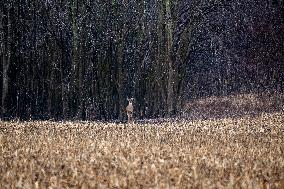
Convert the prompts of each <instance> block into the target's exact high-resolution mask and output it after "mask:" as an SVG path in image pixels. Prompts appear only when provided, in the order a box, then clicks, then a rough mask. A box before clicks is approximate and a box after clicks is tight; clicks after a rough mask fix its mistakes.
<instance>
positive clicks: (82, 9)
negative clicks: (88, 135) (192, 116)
mask: <svg viewBox="0 0 284 189" xmlns="http://www.w3.org/2000/svg"><path fill="white" fill-rule="evenodd" d="M0 47H1V49H0V62H1V69H0V71H1V75H0V78H1V82H0V83H1V84H0V88H1V93H0V95H1V117H2V118H13V117H19V118H21V119H51V118H54V119H88V120H94V119H103V120H110V119H120V120H123V119H124V117H125V111H124V109H125V106H126V104H127V101H126V99H127V97H134V98H135V114H136V117H140V118H144V117H146V118H149V117H164V116H167V115H168V116H171V115H175V114H178V113H179V112H180V111H182V109H183V107H184V105H185V103H186V102H187V101H188V100H190V99H193V98H200V97H206V96H213V95H214V96H226V95H230V94H236V93H262V92H267V91H269V92H277V93H282V92H283V88H284V86H283V81H284V1H283V0H267V1H258V0H253V1H248V0H237V1H223V0H154V1H152V0H151V1H150V0H143V1H137V0H112V1H103V0H80V1H79V0H61V1H55V0H2V1H1V2H0Z"/></svg>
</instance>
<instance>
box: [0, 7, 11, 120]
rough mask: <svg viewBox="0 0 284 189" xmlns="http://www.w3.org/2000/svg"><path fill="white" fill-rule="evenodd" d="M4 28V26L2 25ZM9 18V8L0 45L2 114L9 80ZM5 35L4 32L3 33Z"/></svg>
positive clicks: (4, 109) (3, 113)
mask: <svg viewBox="0 0 284 189" xmlns="http://www.w3.org/2000/svg"><path fill="white" fill-rule="evenodd" d="M3 28H4V26H3ZM10 35H11V20H10V10H9V9H8V10H7V34H6V39H5V41H4V45H3V47H2V49H3V50H2V52H3V56H2V59H3V60H2V99H1V101H2V116H5V113H6V111H7V110H6V97H7V94H8V87H9V86H8V84H9V83H8V82H9V78H8V77H9V76H8V70H9V66H10V57H11V52H10V50H11V49H10V46H11V45H10V42H11V36H10ZM4 36H5V34H4Z"/></svg>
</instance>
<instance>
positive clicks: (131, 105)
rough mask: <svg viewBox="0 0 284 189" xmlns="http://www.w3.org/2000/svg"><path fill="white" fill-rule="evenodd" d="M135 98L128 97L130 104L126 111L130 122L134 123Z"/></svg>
mask: <svg viewBox="0 0 284 189" xmlns="http://www.w3.org/2000/svg"><path fill="white" fill-rule="evenodd" d="M133 100H134V99H133V98H130V99H129V98H127V101H128V105H127V106H126V113H127V117H128V123H133Z"/></svg>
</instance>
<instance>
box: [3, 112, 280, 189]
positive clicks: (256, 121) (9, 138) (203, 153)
mask: <svg viewBox="0 0 284 189" xmlns="http://www.w3.org/2000/svg"><path fill="white" fill-rule="evenodd" d="M283 144H284V113H283V112H282V113H273V114H272V113H271V114H269V113H265V114H261V115H260V116H258V117H254V118H251V117H242V118H230V119H215V120H213V119H211V120H206V121H200V120H196V121H186V120H180V121H176V122H165V123H162V124H157V125H155V124H151V123H147V124H140V125H139V124H131V125H127V124H126V125H123V124H112V123H109V124H103V123H97V122H64V123H57V122H20V123H18V122H0V188H260V189H264V188H283V187H284V145H283Z"/></svg>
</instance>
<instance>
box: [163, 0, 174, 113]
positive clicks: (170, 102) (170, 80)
mask: <svg viewBox="0 0 284 189" xmlns="http://www.w3.org/2000/svg"><path fill="white" fill-rule="evenodd" d="M165 3H166V37H167V50H166V61H167V63H168V94H167V105H168V116H171V115H172V114H173V110H174V106H173V101H174V87H173V86H174V85H173V84H174V70H173V65H172V46H173V32H172V27H173V23H172V16H171V4H170V0H166V1H165Z"/></svg>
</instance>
